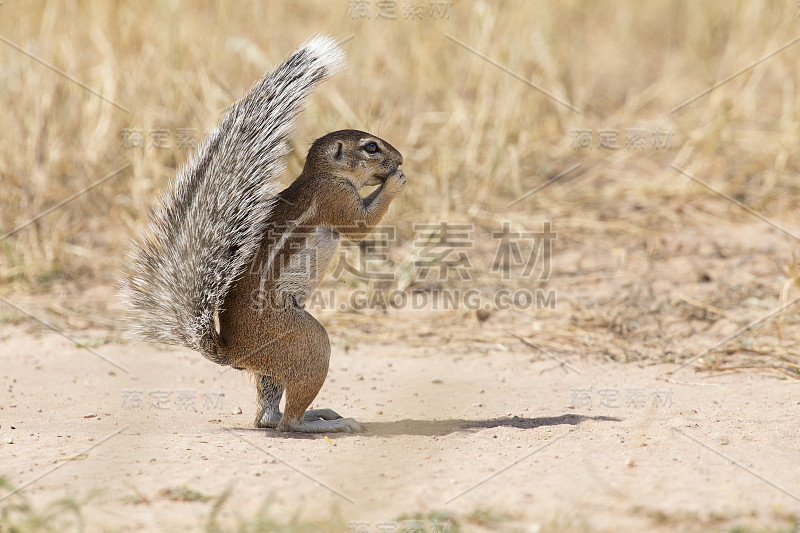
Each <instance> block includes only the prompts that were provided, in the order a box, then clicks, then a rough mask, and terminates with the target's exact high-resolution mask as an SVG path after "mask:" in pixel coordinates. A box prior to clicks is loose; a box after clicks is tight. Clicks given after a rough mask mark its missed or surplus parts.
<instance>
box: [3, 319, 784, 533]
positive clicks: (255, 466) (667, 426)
mask: <svg viewBox="0 0 800 533" xmlns="http://www.w3.org/2000/svg"><path fill="white" fill-rule="evenodd" d="M97 335H102V332H98V333H97ZM92 350H94V351H95V352H96V354H100V355H102V356H104V357H107V358H108V359H109V360H111V361H113V362H114V363H116V364H118V365H120V366H122V367H124V368H125V370H122V369H120V368H117V367H115V366H113V365H112V364H110V363H108V362H105V361H102V360H100V359H98V358H97V356H96V354H95V353H91V352H89V351H87V350H86V349H82V348H80V347H76V346H75V345H73V344H71V343H69V342H68V341H66V340H64V339H62V338H61V337H58V336H55V335H53V334H50V333H47V332H44V333H43V332H38V330H36V329H35V328H33V326H31V325H29V324H17V325H11V324H7V325H4V326H2V327H0V367H2V370H1V371H0V380H2V393H0V457H2V460H1V461H0V464H2V467H1V470H2V474H3V475H5V476H6V480H7V481H8V482H9V483H10V484H11V485H13V486H15V487H20V488H22V490H21V491H20V492H18V493H16V494H14V495H12V496H11V497H10V498H7V499H6V502H9V501H13V499H23V498H25V499H27V501H29V502H31V503H33V504H34V506H39V507H42V506H46V505H47V504H48V502H52V501H54V500H56V499H59V498H63V497H65V496H68V497H71V498H74V499H77V500H78V501H80V502H82V513H83V516H84V520H85V521H86V527H87V529H88V530H90V531H99V530H118V531H196V530H200V529H202V528H203V527H205V524H206V522H207V520H208V517H209V515H210V513H211V508H212V505H213V502H214V498H216V497H218V496H219V495H221V494H222V493H223V492H224V491H225V490H226V489H228V488H230V489H231V491H232V493H231V496H230V498H229V499H228V500H227V501H225V503H224V504H223V506H222V508H221V510H220V512H219V517H218V521H219V523H220V524H222V525H225V524H230V525H234V524H236V523H237V521H238V520H245V521H246V520H248V519H249V518H248V517H251V516H253V514H254V513H255V512H256V511H257V510H258V509H259V507H260V506H262V505H263V504H264V503H270V504H271V505H272V508H271V509H272V511H271V513H272V515H273V516H275V517H277V519H279V520H280V519H286V520H288V519H289V518H290V517H292V516H295V515H296V514H297V513H300V516H301V517H302V518H308V519H319V518H324V517H328V516H334V517H336V518H335V520H338V522H335V523H337V524H340V525H341V528H342V530H347V529H348V528H350V529H351V530H354V529H353V528H355V526H356V525H358V526H360V527H361V528H362V529H361V531H378V530H379V529H378V528H379V526H381V524H382V523H383V525H384V526H386V527H389V526H387V525H386V524H387V523H388V524H395V525H397V527H398V528H400V527H402V526H403V524H404V520H403V519H402V518H401V519H398V518H399V517H402V516H404V515H405V516H409V515H413V514H414V513H423V516H427V517H430V516H433V515H430V514H428V513H429V512H430V511H450V512H452V513H454V516H461V517H464V516H468V515H469V514H470V513H472V512H474V511H476V510H491V511H492V512H493V513H496V514H497V515H498V516H503V515H504V516H506V517H507V518H508V521H504V522H499V521H498V522H496V523H492V522H491V520H490V521H489V522H487V523H484V524H483V525H479V524H478V523H477V522H473V523H468V522H464V523H462V527H463V528H464V529H466V530H476V529H482V528H489V529H497V530H524V531H539V530H542V531H545V530H548V529H554V530H569V531H572V530H576V531H583V530H592V531H593V530H609V531H610V530H628V531H633V530H642V531H644V530H663V531H669V530H674V529H675V528H678V529H687V530H694V529H700V530H717V529H722V530H729V529H730V528H731V527H733V526H735V525H744V526H747V527H756V526H757V527H764V526H766V527H775V528H780V527H783V528H788V529H785V530H787V531H791V530H792V529H793V528H794V527H796V526H795V525H793V520H796V519H797V517H798V516H800V499H798V497H799V496H800V461H799V460H798V459H800V451H799V450H798V443H800V425H798V423H797V421H798V419H800V384H798V382H797V381H787V380H781V379H777V378H776V376H775V375H774V374H762V373H758V372H744V373H735V374H734V373H731V374H697V373H695V371H694V370H693V369H692V368H687V369H684V370H681V371H680V372H678V373H675V374H673V375H671V376H668V375H667V372H669V371H670V370H675V369H676V368H678V366H677V365H675V364H648V365H644V364H638V363H629V364H620V363H598V362H596V361H594V362H592V360H587V359H586V358H583V357H580V356H578V355H574V356H572V357H562V356H559V357H558V358H559V360H560V362H559V361H556V360H554V359H551V358H549V357H542V356H535V357H534V356H532V354H533V352H532V350H530V349H529V348H527V347H526V346H524V345H522V344H521V343H512V342H508V343H505V344H498V345H497V346H496V348H495V349H490V350H483V353H480V354H476V353H472V354H470V353H455V354H453V355H447V354H444V355H443V354H441V353H438V354H437V356H433V354H432V353H431V351H430V350H425V349H423V348H420V347H414V346H404V345H395V346H391V347H389V346H387V345H385V344H369V342H368V341H362V342H359V343H357V344H356V345H355V346H352V347H350V348H349V349H347V350H345V349H343V343H342V341H341V340H337V339H336V338H335V339H334V348H333V356H332V363H331V370H330V374H329V377H328V380H327V382H326V384H325V386H324V388H323V389H322V391H321V393H320V395H319V397H318V399H317V401H316V402H315V406H319V407H322V406H324V407H331V408H334V409H336V410H337V411H339V412H340V413H342V414H344V415H345V416H352V417H355V418H357V419H358V420H360V421H362V422H365V423H366V424H367V428H368V432H367V433H366V434H346V435H330V436H328V437H325V436H290V435H286V434H281V433H279V432H276V431H271V430H256V429H254V428H252V427H251V423H252V418H253V416H254V411H255V406H254V398H255V391H254V387H253V385H252V384H251V381H250V378H249V377H248V376H247V375H245V374H243V373H240V372H237V371H232V370H229V371H221V367H217V366H214V365H213V364H211V363H209V362H207V361H205V360H204V359H202V357H200V356H199V355H197V354H195V353H193V352H190V351H187V350H181V349H172V348H169V349H167V348H162V347H158V346H151V345H137V346H124V345H120V344H107V345H104V346H99V347H96V348H92ZM220 393H221V394H220ZM76 454H77V455H76ZM68 458H71V460H67V459H68ZM182 487H184V488H186V489H190V490H193V491H197V492H199V493H201V494H202V495H205V496H209V497H211V500H206V501H203V499H198V500H196V501H182V500H181V499H180V498H174V497H170V496H169V494H168V493H167V492H165V491H167V490H169V489H170V488H182ZM3 494H5V495H7V494H8V490H6V491H5V492H4V493H3ZM0 497H2V495H0ZM187 499H189V500H191V498H187ZM386 521H389V522H386ZM423 522H425V524H426V527H428V528H429V529H430V528H432V527H433V526H434V525H435V524H434V523H433V522H432V520H431V519H430V518H424V519H423Z"/></svg>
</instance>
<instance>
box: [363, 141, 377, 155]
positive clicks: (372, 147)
mask: <svg viewBox="0 0 800 533" xmlns="http://www.w3.org/2000/svg"><path fill="white" fill-rule="evenodd" d="M364 151H365V152H367V153H368V154H375V153H378V145H377V144H376V143H374V142H368V143H367V144H365V145H364Z"/></svg>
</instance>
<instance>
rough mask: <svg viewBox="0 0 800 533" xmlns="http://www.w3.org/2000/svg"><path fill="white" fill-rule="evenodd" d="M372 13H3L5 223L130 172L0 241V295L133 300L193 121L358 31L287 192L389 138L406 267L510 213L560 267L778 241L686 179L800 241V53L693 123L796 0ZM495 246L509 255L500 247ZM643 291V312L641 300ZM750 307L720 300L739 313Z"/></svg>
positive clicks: (66, 6)
mask: <svg viewBox="0 0 800 533" xmlns="http://www.w3.org/2000/svg"><path fill="white" fill-rule="evenodd" d="M366 4H367V5H369V13H368V16H367V17H365V18H356V17H355V16H354V13H353V11H352V9H353V7H354V5H355V3H354V2H350V1H344V0H341V1H330V2H322V1H306V2H269V3H237V2H230V1H220V2H208V3H203V4H196V3H190V2H178V1H168V2H160V3H155V4H136V3H106V2H75V1H73V2H41V1H34V2H16V1H13V0H12V1H8V0H7V1H4V2H3V3H2V5H0V14H1V15H2V17H0V36H2V37H3V38H4V39H5V40H6V42H3V43H0V60H1V61H2V65H3V68H2V69H0V98H1V99H2V105H0V121H1V122H2V125H3V126H2V133H0V138H2V142H1V143H0V183H2V190H3V194H2V195H0V228H3V229H2V230H0V231H2V232H3V233H4V232H6V231H11V230H12V229H14V228H16V227H18V226H20V225H23V224H26V223H27V222H28V221H30V220H31V219H33V218H34V217H37V216H38V215H39V214H40V213H42V212H43V211H45V210H47V209H48V208H51V207H53V206H56V205H58V204H59V202H61V201H63V200H64V199H65V198H68V197H69V196H71V195H73V194H75V193H76V192H78V191H81V190H82V189H84V188H85V187H88V186H90V185H91V184H93V183H94V182H96V181H97V180H99V179H100V178H102V177H104V176H106V175H108V174H109V173H110V172H113V171H115V170H117V169H120V168H121V167H124V166H125V165H127V164H130V167H129V168H126V169H124V170H123V171H122V172H120V173H119V174H118V175H116V176H115V177H113V178H110V179H109V180H108V181H106V182H104V183H103V184H101V185H99V186H97V187H95V188H93V189H91V190H90V191H88V192H87V193H86V194H82V195H80V196H79V197H77V198H76V199H74V200H73V201H70V202H68V203H67V204H65V205H63V206H60V207H58V208H57V209H55V210H54V211H53V212H52V213H50V214H48V215H47V216H44V217H42V218H40V219H38V220H37V221H36V222H35V223H33V224H31V225H29V226H28V227H25V228H24V229H22V230H20V231H18V232H17V233H14V234H13V235H11V236H9V237H7V238H4V239H2V240H0V290H2V291H3V293H4V294H6V295H14V294H23V293H24V294H37V293H38V294H53V293H54V292H56V291H64V292H65V293H67V294H69V293H79V292H81V291H83V290H85V289H86V288H88V287H92V286H96V285H98V284H100V285H108V286H112V285H113V283H114V281H115V279H116V276H117V271H118V267H119V265H120V262H121V259H122V254H123V252H124V250H125V248H126V246H127V242H128V240H129V238H130V237H131V235H133V234H134V233H135V232H136V231H137V229H138V228H140V227H141V225H142V224H144V222H145V221H146V216H147V213H148V210H149V209H150V207H151V206H152V205H153V202H154V198H155V196H156V194H157V193H158V191H159V190H161V189H162V188H163V187H165V186H166V184H167V183H168V180H169V179H170V178H172V177H173V175H174V173H175V169H176V167H177V166H178V165H179V164H180V163H181V162H182V161H183V160H185V158H186V157H187V155H188V150H187V149H186V148H184V147H180V146H179V143H178V133H177V131H178V129H181V128H187V129H193V130H195V131H196V132H197V134H198V135H199V134H202V132H203V131H205V130H207V129H209V128H211V127H213V126H214V125H215V124H216V122H217V121H218V120H219V118H220V116H221V115H222V113H223V112H224V110H225V109H226V108H227V106H228V105H230V104H231V102H232V101H233V100H234V99H236V98H238V97H239V96H240V95H241V94H242V93H243V92H244V91H245V90H246V89H247V88H248V87H249V86H250V85H251V83H252V82H253V81H254V80H255V79H256V78H258V77H259V76H261V75H262V73H263V72H264V71H265V70H266V69H268V68H271V67H272V66H274V65H275V64H277V63H279V62H280V61H281V60H282V59H283V58H284V57H285V56H286V55H287V54H288V53H289V52H290V51H291V50H293V49H294V48H295V47H297V46H298V45H299V44H300V43H302V42H303V41H305V40H306V39H307V38H308V37H309V36H311V35H312V34H315V33H328V34H332V35H334V36H335V37H337V38H338V39H340V40H345V39H347V41H346V43H345V44H344V48H345V51H346V52H347V55H348V65H347V71H346V72H345V73H344V74H342V75H339V76H337V77H336V78H334V79H333V80H332V81H330V82H328V83H326V84H325V85H324V86H322V87H321V89H320V90H318V91H317V93H316V94H315V96H314V97H313V98H312V100H311V102H310V105H309V106H308V109H307V111H306V113H305V114H304V115H302V116H301V118H300V121H299V124H298V129H297V134H296V136H295V140H294V146H295V152H294V153H293V154H292V156H291V157H290V160H289V172H288V173H287V174H286V175H285V176H284V178H283V182H284V183H285V184H288V182H289V181H291V179H292V178H293V177H294V176H296V175H297V174H298V173H299V171H300V169H301V166H302V160H303V157H304V155H305V152H306V150H307V148H308V146H309V145H310V143H311V142H312V141H313V139H315V138H316V137H319V136H321V135H323V134H324V133H326V132H328V131H332V130H335V129H341V128H358V129H364V130H367V131H371V132H373V133H375V134H377V135H379V136H382V137H384V138H385V139H387V140H388V141H389V142H391V143H392V144H394V145H395V146H396V147H398V148H399V149H400V150H401V152H403V154H404V155H405V165H404V167H405V169H406V174H407V176H408V178H409V187H408V190H407V194H406V196H405V198H404V199H403V200H402V201H400V202H397V203H396V205H395V206H394V207H393V208H392V210H391V211H390V213H389V215H388V216H387V218H386V219H385V222H386V223H388V224H396V225H397V227H398V237H399V243H397V247H396V250H397V252H393V253H395V254H396V253H400V254H405V253H407V252H408V250H409V247H410V246H411V241H412V239H413V237H414V233H413V223H425V222H438V221H440V220H447V221H450V222H470V223H474V224H476V226H477V228H479V229H480V228H484V229H485V230H486V232H488V231H497V230H498V229H499V227H500V222H501V221H502V220H510V221H512V223H513V224H516V225H517V226H518V227H527V228H529V229H531V228H536V224H538V223H539V222H540V221H542V220H554V221H557V228H556V229H558V230H561V233H560V237H559V238H560V241H559V246H560V249H561V250H562V251H569V250H570V249H580V248H581V247H583V248H585V247H587V246H588V247H590V248H591V247H592V246H594V247H599V248H600V249H602V250H604V252H603V253H604V254H607V251H608V250H622V252H623V253H631V254H640V256H641V257H644V258H645V260H646V261H647V262H648V265H650V264H651V263H650V262H651V261H655V262H658V261H661V262H667V260H668V259H669V257H670V253H672V252H671V251H670V249H669V246H665V245H664V243H663V239H664V236H666V235H673V236H674V235H681V234H687V232H688V233H689V234H693V233H692V230H691V228H697V227H717V228H721V229H722V230H725V228H728V227H732V226H735V225H736V224H740V223H746V224H749V225H750V226H754V225H755V226H756V227H758V228H760V229H761V230H763V232H765V233H773V234H775V233H776V230H774V229H773V228H770V227H769V225H767V224H765V223H761V222H759V221H757V220H756V219H755V218H753V216H752V215H751V214H749V213H747V212H746V211H745V210H743V209H741V208H740V207H738V206H736V205H734V204H733V203H732V202H730V201H728V200H726V199H723V198H721V197H720V196H719V195H717V194H715V193H713V192H711V191H709V190H707V189H706V188H704V187H702V186H701V185H699V184H698V183H696V182H694V181H693V180H691V179H689V178H687V177H685V176H683V175H681V174H680V173H678V172H677V171H676V170H674V169H673V168H671V166H670V165H671V164H674V165H676V166H677V167H679V168H682V169H685V170H686V171H688V172H690V173H691V174H692V175H693V176H696V177H698V178H699V179H702V180H704V181H706V182H707V183H709V184H710V185H712V186H713V187H715V188H717V189H719V190H720V191H722V192H724V193H725V194H727V195H730V196H731V197H733V198H734V199H736V200H738V201H740V202H742V203H744V204H746V205H747V206H749V207H751V208H752V209H754V210H757V211H758V212H759V213H761V214H762V215H764V216H766V217H769V218H770V219H772V220H774V221H775V222H777V223H779V224H781V225H783V226H785V227H786V228H787V229H789V230H790V231H794V232H795V234H800V220H798V213H800V180H798V178H797V174H798V172H797V171H798V150H797V147H798V140H799V139H798V136H799V135H800V128H799V127H798V126H799V125H800V121H798V119H799V118H800V117H799V116H798V114H799V113H800V107H799V106H800V93H799V92H798V58H799V57H800V43H798V44H797V45H790V46H788V47H787V48H786V49H784V50H783V51H781V52H779V53H777V54H775V55H774V56H773V57H771V58H770V59H769V60H767V61H764V62H762V63H759V64H758V65H756V66H754V67H753V68H751V69H748V70H747V71H746V72H744V73H742V74H741V75H740V76H738V77H735V78H734V79H732V80H730V81H729V82H727V83H724V84H723V85H721V86H720V87H718V88H716V89H715V90H713V91H711V92H710V93H708V94H706V95H704V96H702V97H700V98H698V99H697V100H696V101H694V102H692V103H690V104H688V105H686V106H685V107H682V108H681V109H679V110H675V111H674V112H673V111H672V110H674V109H675V108H676V107H677V106H681V105H682V104H683V103H684V102H686V101H687V100H688V99H689V98H691V97H693V96H695V95H697V94H699V93H701V92H702V91H705V90H706V89H708V88H710V87H712V86H713V85H714V84H716V83H719V82H721V81H722V80H725V79H726V78H727V77H728V76H730V75H731V74H733V73H736V72H737V71H740V70H742V69H744V68H746V67H748V66H750V65H752V64H753V63H755V62H756V61H757V60H759V59H760V58H762V57H764V56H766V55H767V54H769V53H771V52H772V51H774V50H777V49H778V48H780V47H781V46H783V45H786V44H787V43H789V42H791V41H792V40H793V39H795V38H797V36H798V35H800V18H798V12H797V11H798V6H797V5H796V3H792V2H768V1H758V0H752V1H742V2H729V1H722V0H719V1H709V2H693V1H689V0H687V1H653V2H648V3H647V4H644V5H641V4H633V3H622V2H613V1H591V2H590V1H574V2H558V3H555V2H548V1H528V2H522V1H519V2H487V1H474V2H467V1H456V2H452V4H451V5H450V7H449V11H448V16H447V17H446V18H445V17H442V16H438V17H434V16H433V15H432V14H431V12H430V5H431V3H430V1H427V0H426V1H425V2H423V3H421V4H420V5H422V6H423V11H422V16H421V17H420V18H419V19H416V20H409V19H406V18H405V9H406V6H407V3H406V2H405V1H398V2H396V13H395V15H396V20H387V19H385V18H382V17H379V16H378V14H377V11H378V7H377V5H376V4H375V3H374V2H367V3H366ZM9 41H10V43H13V44H15V45H17V46H19V47H21V48H22V49H24V50H25V51H27V52H29V53H30V54H33V55H35V56H37V57H39V58H41V59H42V60H44V61H46V62H48V63H50V64H52V65H54V66H56V67H57V68H59V69H61V70H62V71H64V72H66V73H68V74H69V75H70V76H72V77H74V78H75V79H77V80H79V81H80V82H82V83H83V84H85V85H87V86H88V87H91V88H92V89H94V90H96V91H97V92H99V93H101V94H102V95H103V96H104V97H106V98H107V99H109V100H111V101H113V102H115V103H116V104H118V105H119V106H122V107H124V108H126V109H127V110H128V111H125V110H122V109H120V108H119V107H117V106H115V105H112V104H111V103H109V102H107V101H104V100H103V99H101V98H99V97H98V96H96V95H94V94H92V93H90V92H89V91H87V90H86V89H84V88H82V87H80V86H79V85H77V84H76V83H74V82H72V81H70V80H68V79H66V78H65V77H64V76H61V75H59V74H57V73H56V72H53V71H52V70H50V69H48V68H46V67H45V66H43V65H42V64H40V63H38V62H36V61H34V60H33V59H31V57H28V56H27V55H25V54H23V53H21V52H20V51H18V50H17V49H15V48H14V47H13V46H12V44H9ZM459 42H460V43H463V44H464V45H466V46H467V47H470V48H472V49H473V50H474V51H475V52H478V53H477V54H476V53H473V52H472V51H470V50H468V49H466V48H465V46H462V45H461V44H459ZM479 54H483V55H485V56H486V57H488V58H490V59H491V60H492V61H495V62H497V63H498V64H500V65H502V67H503V68H505V69H507V70H508V71H510V72H511V73H513V75H512V74H509V72H505V71H504V70H503V68H500V67H498V66H497V65H495V64H492V62H491V61H487V60H486V59H484V58H481V57H479ZM515 76H518V77H521V78H523V79H524V80H529V81H530V82H531V84H535V85H537V86H538V87H541V88H542V89H544V90H545V91H547V92H549V93H550V94H551V95H552V96H553V97H554V98H551V97H549V96H547V95H545V94H543V93H542V92H540V91H539V90H537V89H536V88H534V87H532V86H531V84H529V83H525V82H523V81H520V79H517V77H515ZM556 99H559V100H562V101H563V102H565V103H568V104H569V105H571V106H573V107H575V108H577V109H578V110H579V111H580V113H577V112H575V111H573V110H571V109H570V108H569V107H568V106H567V105H563V104H561V103H559V102H557V101H556ZM578 128H582V129H591V130H592V131H593V134H594V144H595V146H594V147H593V148H591V149H588V148H583V149H575V148H574V147H573V145H572V138H571V137H572V134H573V131H574V130H576V129H578ZM603 128H611V129H618V130H619V135H620V137H619V143H620V145H621V146H620V149H618V150H607V149H602V148H600V149H598V148H597V147H596V144H597V132H598V131H599V130H600V129H603ZM631 128H644V129H646V130H647V132H648V137H647V146H646V147H645V149H642V150H629V149H626V148H625V139H624V132H625V131H626V130H627V129H631ZM655 129H660V130H663V131H671V132H672V138H671V147H669V148H665V149H656V148H654V147H652V146H651V145H650V132H652V131H653V130H655ZM126 130H138V131H139V132H141V133H142V135H143V139H142V140H143V143H144V145H145V146H144V147H142V148H125V147H124V146H123V136H124V134H125V133H124V132H125V131H126ZM158 130H168V134H167V136H166V143H167V145H168V146H167V147H166V148H157V147H153V146H150V143H151V141H152V132H154V131H158ZM576 164H580V166H579V167H577V168H576V170H574V171H573V172H570V173H569V174H568V175H566V176H564V177H563V178H560V179H559V181H558V182H557V183H554V184H552V185H549V186H547V187H545V188H543V189H541V191H539V192H537V193H536V194H533V195H531V196H529V197H526V198H525V199H524V200H523V201H520V202H518V203H516V204H515V205H513V206H512V207H508V205H509V204H510V203H511V202H512V201H514V200H515V199H517V198H519V197H520V196H521V195H522V194H524V193H525V192H526V191H529V190H531V189H533V188H535V187H538V186H541V185H543V184H544V183H545V182H546V181H547V180H548V179H553V178H554V177H557V176H559V175H560V174H561V173H563V172H564V171H565V170H567V169H569V168H571V167H572V166H574V165H576ZM759 224H761V226H758V225H759ZM485 234H488V233H485ZM698 235H700V233H698ZM754 235H756V236H757V235H758V233H755V234H754ZM778 235H779V238H780V239H783V241H782V242H783V244H782V245H781V246H780V247H779V249H777V250H776V252H775V256H774V257H771V258H770V259H769V261H770V262H771V263H773V266H774V268H773V269H772V270H771V271H770V272H769V277H770V279H769V281H770V283H771V284H772V287H773V288H772V289H770V290H769V291H768V292H770V291H771V293H772V294H771V295H772V296H779V295H782V301H785V300H786V295H787V294H788V287H790V286H791V285H792V283H794V284H797V269H798V267H797V259H796V258H795V255H796V251H797V250H798V243H797V241H796V240H794V239H792V238H791V237H788V236H785V235H780V234H778ZM700 238H701V239H702V238H703V237H702V236H701V237H700ZM756 239H757V237H756ZM475 245H476V248H478V250H477V251H476V254H481V253H483V254H484V255H486V256H488V257H489V260H490V259H491V254H492V253H493V250H494V246H495V245H496V242H488V240H486V239H481V238H477V239H476V242H475ZM481 248H484V250H483V251H481V250H480V249H481ZM672 251H674V250H672ZM692 275H699V274H696V273H695V274H692ZM753 275H754V276H756V274H755V273H754V274H753ZM740 293H741V291H740ZM637 294H638V293H637ZM637 294H633V295H632V296H631V295H628V296H631V297H630V298H628V299H627V300H626V301H625V302H623V303H625V304H626V305H629V306H635V305H639V304H640V303H641V301H640V300H639V298H640V297H642V296H641V295H637ZM748 296H752V294H750V293H748V294H744V293H741V294H738V295H736V294H734V296H733V297H731V298H729V299H728V300H725V302H722V300H721V298H722V296H719V297H718V298H717V300H716V303H717V304H719V305H720V306H722V307H724V308H725V309H730V308H731V306H734V307H735V306H736V305H738V304H740V303H741V302H742V301H743V299H745V298H747V297H748ZM642 298H645V299H646V296H644V297H642ZM723 303H724V305H723ZM694 307H697V306H694ZM706 311H707V310H706ZM712 311H713V309H712ZM600 314H601V315H603V317H601V318H600V319H599V320H600V323H601V324H602V325H603V327H607V328H614V327H617V326H619V324H615V322H614V321H615V320H617V318H615V316H616V315H615V316H611V315H609V313H605V314H604V313H600ZM612 314H613V313H612ZM712 314H713V313H712ZM595 315H597V313H595ZM595 318H597V316H595V317H594V318H592V319H591V320H594V319H595ZM588 323H589V322H582V324H588ZM626 331H627V330H626V327H624V326H619V331H618V333H625V332H626Z"/></svg>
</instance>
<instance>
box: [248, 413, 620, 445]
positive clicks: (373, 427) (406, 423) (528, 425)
mask: <svg viewBox="0 0 800 533" xmlns="http://www.w3.org/2000/svg"><path fill="white" fill-rule="evenodd" d="M586 420H595V421H600V422H619V421H620V419H619V418H616V417H613V416H584V415H575V414H566V415H561V416H543V417H538V418H522V417H518V416H514V417H507V416H504V417H500V418H492V419H487V420H464V419H449V420H411V419H408V418H406V419H403V420H396V421H394V422H370V423H364V427H365V429H366V431H365V432H364V433H330V434H319V435H314V434H303V433H283V432H280V431H277V430H275V429H257V428H237V429H238V430H248V431H257V432H260V433H263V434H264V435H265V436H269V437H278V438H282V439H285V438H290V439H313V438H324V437H326V436H327V437H329V438H332V439H335V438H347V437H356V436H360V437H387V436H389V437H392V436H400V435H421V436H425V437H441V436H444V435H448V434H450V433H455V432H458V431H464V432H467V431H476V430H480V429H490V428H496V427H512V428H518V429H536V428H540V427H547V426H560V425H564V424H566V425H570V426H577V425H578V424H580V423H582V422H584V421H586Z"/></svg>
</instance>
